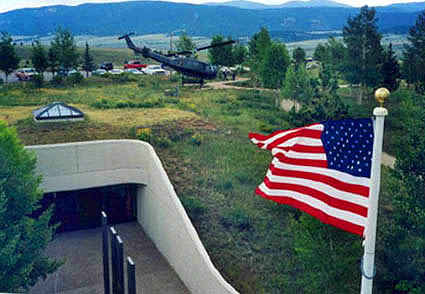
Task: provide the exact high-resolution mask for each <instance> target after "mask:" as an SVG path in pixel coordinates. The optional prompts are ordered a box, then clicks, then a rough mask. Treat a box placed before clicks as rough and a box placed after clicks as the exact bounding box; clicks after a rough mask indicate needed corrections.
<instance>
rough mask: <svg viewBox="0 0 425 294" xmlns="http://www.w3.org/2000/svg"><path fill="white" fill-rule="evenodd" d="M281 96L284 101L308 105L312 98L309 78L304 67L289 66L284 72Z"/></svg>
mask: <svg viewBox="0 0 425 294" xmlns="http://www.w3.org/2000/svg"><path fill="white" fill-rule="evenodd" d="M281 95H282V96H283V98H285V99H294V100H296V101H299V102H303V103H308V102H310V101H311V99H312V98H313V96H314V88H313V86H312V82H311V77H310V76H309V74H308V73H307V71H306V70H305V68H304V67H298V68H296V67H295V66H294V65H291V66H290V67H289V69H288V71H287V72H286V76H285V80H284V82H283V87H282V91H281Z"/></svg>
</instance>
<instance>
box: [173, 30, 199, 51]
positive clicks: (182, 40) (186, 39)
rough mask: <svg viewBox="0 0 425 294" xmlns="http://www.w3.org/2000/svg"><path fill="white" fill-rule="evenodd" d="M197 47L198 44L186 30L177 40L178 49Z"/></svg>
mask: <svg viewBox="0 0 425 294" xmlns="http://www.w3.org/2000/svg"><path fill="white" fill-rule="evenodd" d="M195 48H196V45H195V43H194V42H193V39H192V38H191V37H190V36H188V35H187V33H186V32H185V31H184V32H183V33H182V34H181V35H180V36H179V39H178V40H177V42H176V49H177V51H193V50H195Z"/></svg>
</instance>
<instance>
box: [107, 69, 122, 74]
mask: <svg viewBox="0 0 425 294" xmlns="http://www.w3.org/2000/svg"><path fill="white" fill-rule="evenodd" d="M108 72H109V73H110V74H111V75H119V74H122V73H123V72H124V71H123V70H122V69H119V68H116V69H111V70H109V71H108Z"/></svg>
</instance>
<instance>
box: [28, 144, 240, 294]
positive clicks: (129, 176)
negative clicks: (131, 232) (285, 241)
mask: <svg viewBox="0 0 425 294" xmlns="http://www.w3.org/2000/svg"><path fill="white" fill-rule="evenodd" d="M27 149H30V150H33V151H35V153H36V156H37V170H38V172H39V173H40V174H41V175H42V176H43V182H42V185H41V187H42V189H43V190H44V192H46V193H47V192H58V191H70V190H79V189H86V188H93V187H101V186H108V185H116V184H130V183H132V184H138V188H137V196H136V197H137V222H138V223H139V224H140V225H141V227H142V228H143V230H144V232H145V233H146V235H147V236H148V237H149V239H150V240H152V242H153V244H155V246H156V248H157V249H158V251H159V252H160V253H161V254H162V255H163V256H164V257H165V259H166V260H167V262H168V263H169V264H170V266H171V267H172V268H173V269H174V271H175V272H176V274H177V275H178V276H179V278H180V280H181V281H182V282H183V283H184V285H185V286H186V287H187V289H188V290H189V291H190V293H193V294H236V293H238V292H237V291H236V290H235V289H234V288H233V287H232V286H231V285H230V284H229V283H227V282H226V281H225V280H224V278H223V277H222V276H221V274H220V273H219V272H218V270H217V269H216V268H215V266H214V265H213V263H212V262H211V260H210V257H209V255H208V253H207V251H206V250H205V248H204V246H203V244H202V242H201V241H200V239H199V236H198V234H197V232H196V230H195V228H194V227H193V225H192V223H191V221H190V219H189V217H188V216H187V214H186V211H185V210H184V208H183V206H182V204H181V203H180V200H179V199H178V197H177V195H176V193H175V191H174V188H173V186H172V184H171V182H170V180H169V179H168V176H167V173H166V172H165V170H164V168H163V166H162V164H161V161H160V160H159V158H158V156H157V155H156V153H155V151H154V149H153V148H152V146H151V145H149V144H148V143H145V142H141V141H138V140H106V141H90V142H80V143H67V144H54V145H40V146H29V147H27ZM64 236H66V235H64ZM58 238H60V236H59V237H58ZM63 238H65V237H63ZM87 238H92V237H90V236H87ZM93 238H94V237H93ZM82 241H83V240H82ZM124 242H125V240H124ZM59 243H60V242H59ZM80 245H81V247H79V249H78V251H80V252H82V251H84V250H85V249H84V246H83V243H82V242H81V244H80ZM57 246H60V245H57ZM99 246H100V245H99ZM52 250H53V249H52ZM140 254H143V253H142V251H141V252H140ZM137 255H138V253H137V252H136V251H135V252H134V254H131V257H132V258H134V259H136V262H137ZM80 261H81V264H80V267H79V268H80V270H81V271H84V272H86V269H88V268H89V265H88V264H87V265H86V264H85V263H84V262H85V259H80ZM69 274H70V275H71V276H69V277H65V278H64V279H63V281H64V282H65V280H66V279H73V276H72V273H69ZM87 275H90V273H89V272H87ZM154 277H155V276H152V278H154ZM86 278H87V279H91V278H92V277H86ZM169 279H172V278H169ZM163 281H167V279H164V280H163ZM58 283H59V282H58ZM63 289H65V288H63ZM81 289H83V288H81ZM81 291H83V290H81ZM183 291H186V290H183ZM76 293H85V292H76ZM142 293H145V292H142ZM146 293H157V292H146ZM158 293H168V292H158ZM171 293H174V292H171ZM176 293H177V292H176ZM183 293H184V292H183Z"/></svg>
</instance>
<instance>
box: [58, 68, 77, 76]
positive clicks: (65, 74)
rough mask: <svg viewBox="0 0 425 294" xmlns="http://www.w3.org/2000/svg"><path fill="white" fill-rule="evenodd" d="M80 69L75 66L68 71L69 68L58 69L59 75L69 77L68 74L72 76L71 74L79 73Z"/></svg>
mask: <svg viewBox="0 0 425 294" xmlns="http://www.w3.org/2000/svg"><path fill="white" fill-rule="evenodd" d="M78 72H79V71H78V70H77V69H75V68H73V69H71V70H69V71H67V70H65V69H60V70H59V71H58V76H61V77H68V76H70V75H72V74H75V73H78Z"/></svg>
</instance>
